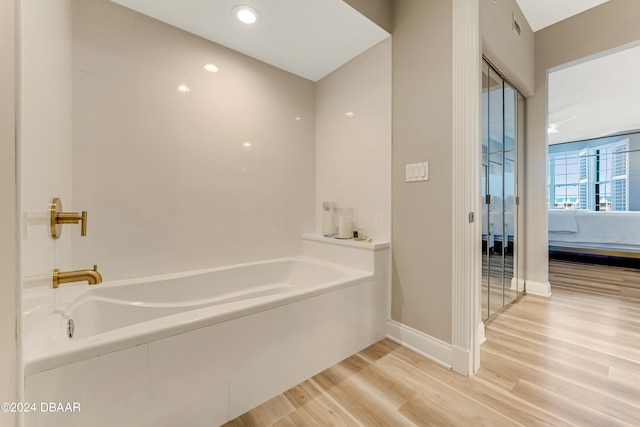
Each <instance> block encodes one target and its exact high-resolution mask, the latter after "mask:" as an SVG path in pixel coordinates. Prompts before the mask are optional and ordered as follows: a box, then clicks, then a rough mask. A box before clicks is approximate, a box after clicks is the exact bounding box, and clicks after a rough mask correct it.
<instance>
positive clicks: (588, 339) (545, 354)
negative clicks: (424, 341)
mask: <svg viewBox="0 0 640 427" xmlns="http://www.w3.org/2000/svg"><path fill="white" fill-rule="evenodd" d="M550 277H551V284H552V286H553V295H552V297H551V299H545V298H542V297H536V296H532V295H525V296H524V297H523V298H522V299H521V300H520V301H519V302H517V303H516V304H515V305H513V306H511V307H509V308H507V309H506V310H505V311H504V312H501V313H499V314H498V315H497V316H496V318H495V320H493V321H491V322H490V324H489V325H487V332H486V335H487V339H488V341H487V342H486V343H485V344H483V346H482V368H481V369H480V371H479V372H478V373H477V374H476V375H475V376H473V377H471V378H466V377H463V376H460V375H458V374H456V373H454V372H452V371H450V370H447V369H445V368H443V367H441V366H440V365H437V364H435V363H434V362H431V361H429V360H427V359H425V358H423V357H421V356H419V355H417V354H415V353H413V352H412V351H410V350H408V349H406V348H404V347H401V346H399V345H397V344H395V343H393V342H391V341H389V340H383V341H380V342H378V343H376V344H374V345H373V346H371V347H369V348H367V349H365V350H363V351H361V352H360V353H358V354H356V355H354V356H352V357H350V358H348V359H347V360H345V361H343V362H341V363H339V364H338V365H335V366H333V367H331V368H330V369H328V370H326V371H324V372H322V373H320V374H318V375H316V376H315V377H313V378H311V379H310V380H308V381H305V382H303V383H302V384H299V385H298V386H296V387H294V388H292V389H290V390H288V391H287V392H285V393H284V394H282V395H279V396H277V397H276V398H274V399H272V400H270V401H269V402H267V403H265V404H263V405H261V406H259V407H257V408H256V409H254V410H252V411H250V412H248V413H247V414H244V415H242V416H241V417H238V418H236V419H235V420H232V421H230V422H229V423H227V424H226V425H227V426H269V425H274V426H303V425H304V426H311V425H346V426H352V425H353V426H367V427H368V426H374V425H380V426H403V425H408V426H413V425H438V426H444V425H451V426H463V425H509V426H511V425H526V426H529V425H554V426H563V425H629V426H633V425H635V426H637V425H640V345H639V344H638V343H640V321H639V320H638V319H639V318H640V308H639V307H640V304H639V303H640V270H628V269H616V268H611V267H602V266H580V265H571V264H569V265H568V264H566V263H557V262H552V263H551V267H550Z"/></svg>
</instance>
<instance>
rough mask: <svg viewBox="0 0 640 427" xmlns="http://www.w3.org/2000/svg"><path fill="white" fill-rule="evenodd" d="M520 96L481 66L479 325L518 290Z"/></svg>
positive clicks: (485, 64) (489, 67)
mask: <svg viewBox="0 0 640 427" xmlns="http://www.w3.org/2000/svg"><path fill="white" fill-rule="evenodd" d="M524 117H525V116H524V97H523V96H522V94H520V93H519V92H518V90H517V89H515V87H514V86H513V85H511V84H510V83H509V82H508V81H507V80H506V79H505V78H504V77H503V76H502V75H501V74H500V73H499V72H498V71H497V70H496V69H495V68H494V67H493V66H492V65H491V64H490V63H489V62H488V61H487V60H486V59H483V64H482V167H481V169H482V184H481V185H482V198H483V210H482V296H481V298H482V320H483V321H487V320H488V319H489V318H490V317H491V316H493V315H494V314H495V313H497V312H498V311H499V310H500V309H502V308H503V307H504V306H506V305H508V304H510V303H511V302H513V301H514V300H515V299H516V298H517V297H518V295H519V294H520V293H521V292H522V291H523V283H524V281H522V280H519V274H518V273H519V266H520V262H519V250H518V247H519V239H518V229H519V228H520V227H519V224H518V222H519V216H518V209H519V198H518V171H519V170H518V163H519V162H518V154H519V145H520V143H521V141H522V140H523V135H524Z"/></svg>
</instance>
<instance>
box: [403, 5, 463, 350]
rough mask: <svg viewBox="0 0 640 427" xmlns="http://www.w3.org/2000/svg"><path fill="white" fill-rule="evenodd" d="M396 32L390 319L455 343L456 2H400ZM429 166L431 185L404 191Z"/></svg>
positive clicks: (421, 184) (409, 187)
mask: <svg viewBox="0 0 640 427" xmlns="http://www.w3.org/2000/svg"><path fill="white" fill-rule="evenodd" d="M393 28H394V32H393V86H392V88H393V104H392V106H393V149H392V153H393V154H392V195H393V196H392V242H393V284H392V308H391V317H392V319H393V320H395V321H397V322H400V323H403V324H405V325H407V326H410V327H411V328H414V329H416V330H418V331H420V332H423V333H425V334H428V335H430V336H432V337H435V338H438V339H440V340H442V341H444V342H446V343H451V332H452V323H451V318H452V315H451V313H452V289H451V282H452V276H451V274H452V263H451V251H452V246H451V245H452V241H451V239H452V237H451V236H452V222H451V215H452V196H451V192H452V183H451V167H452V148H451V141H452V128H453V117H452V108H453V107H452V94H453V92H452V91H453V86H452V85H453V83H452V49H453V46H452V38H451V32H452V3H451V0H398V1H395V2H394V23H393ZM424 161H426V162H429V164H430V179H429V181H426V182H414V183H405V164H407V163H417V162H424Z"/></svg>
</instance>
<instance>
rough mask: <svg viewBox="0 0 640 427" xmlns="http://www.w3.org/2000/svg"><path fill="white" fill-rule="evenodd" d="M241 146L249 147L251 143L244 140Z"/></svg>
mask: <svg viewBox="0 0 640 427" xmlns="http://www.w3.org/2000/svg"><path fill="white" fill-rule="evenodd" d="M242 146H243V147H247V148H249V147H251V143H250V142H245V143H244V144H242Z"/></svg>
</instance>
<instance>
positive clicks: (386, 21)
mask: <svg viewBox="0 0 640 427" xmlns="http://www.w3.org/2000/svg"><path fill="white" fill-rule="evenodd" d="M344 2H345V3H347V4H348V5H350V6H351V7H353V8H354V9H356V10H357V11H359V12H360V13H361V14H363V15H364V16H366V17H367V18H369V19H370V20H371V21H373V22H375V23H376V24H377V25H378V26H380V27H382V28H383V29H385V30H386V31H387V32H389V33H391V30H392V29H393V4H392V0H344Z"/></svg>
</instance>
